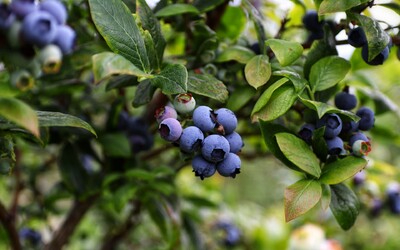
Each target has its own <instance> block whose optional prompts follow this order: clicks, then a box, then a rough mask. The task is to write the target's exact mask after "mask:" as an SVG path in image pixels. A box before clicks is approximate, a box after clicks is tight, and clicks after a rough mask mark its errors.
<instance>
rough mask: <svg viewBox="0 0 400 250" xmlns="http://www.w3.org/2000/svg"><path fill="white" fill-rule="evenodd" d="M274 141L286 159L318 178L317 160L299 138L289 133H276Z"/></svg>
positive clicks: (319, 169) (319, 173)
mask: <svg viewBox="0 0 400 250" xmlns="http://www.w3.org/2000/svg"><path fill="white" fill-rule="evenodd" d="M275 137H276V141H277V143H278V145H279V148H280V149H281V151H282V153H283V154H284V155H285V156H286V158H287V159H288V160H289V161H291V162H292V163H293V164H295V165H296V166H298V167H299V168H301V169H302V170H304V171H305V172H306V173H308V174H311V175H312V176H315V177H319V176H320V175H321V168H320V167H319V160H318V158H317V156H316V155H315V154H314V152H313V151H312V150H311V149H310V146H309V145H308V144H307V143H306V142H305V141H303V140H302V139H300V138H299V137H297V136H295V135H293V134H290V133H278V134H276V135H275Z"/></svg>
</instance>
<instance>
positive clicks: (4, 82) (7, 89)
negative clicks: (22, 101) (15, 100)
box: [0, 70, 20, 97]
mask: <svg viewBox="0 0 400 250" xmlns="http://www.w3.org/2000/svg"><path fill="white" fill-rule="evenodd" d="M19 93H20V91H19V90H18V89H17V88H13V87H12V85H11V83H10V74H9V73H8V71H6V70H5V71H2V72H0V97H14V96H16V95H18V94H19Z"/></svg>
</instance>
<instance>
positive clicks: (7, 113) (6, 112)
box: [0, 97, 39, 137]
mask: <svg viewBox="0 0 400 250" xmlns="http://www.w3.org/2000/svg"><path fill="white" fill-rule="evenodd" d="M0 116H2V117H4V118H6V119H7V120H9V121H11V122H14V123H15V124H17V125H18V126H21V127H23V128H25V129H26V130H28V131H29V132H31V133H32V134H33V135H34V136H36V137H39V121H38V117H37V114H36V112H35V111H34V110H33V109H32V108H31V107H30V106H28V104H26V103H24V102H22V101H20V100H18V99H16V98H12V97H0Z"/></svg>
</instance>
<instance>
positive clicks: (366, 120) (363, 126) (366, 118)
mask: <svg viewBox="0 0 400 250" xmlns="http://www.w3.org/2000/svg"><path fill="white" fill-rule="evenodd" d="M356 115H357V116H359V117H360V118H361V119H360V120H359V121H358V129H360V130H364V131H367V130H370V129H371V128H372V127H373V126H374V123H375V114H374V111H372V110H371V109H370V108H367V107H362V108H360V109H359V110H357V112H356Z"/></svg>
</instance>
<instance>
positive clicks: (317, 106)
mask: <svg viewBox="0 0 400 250" xmlns="http://www.w3.org/2000/svg"><path fill="white" fill-rule="evenodd" d="M299 98H300V101H301V102H302V103H303V104H304V105H305V106H307V107H308V108H310V109H313V110H315V111H317V114H318V118H322V116H324V114H326V113H335V114H340V115H344V116H347V117H348V118H350V119H351V120H353V121H355V122H357V121H359V120H360V117H358V116H357V115H356V114H354V113H353V112H350V111H347V110H341V109H338V108H335V107H334V106H331V105H329V104H326V103H324V102H317V101H311V100H308V99H304V98H302V97H299Z"/></svg>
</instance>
